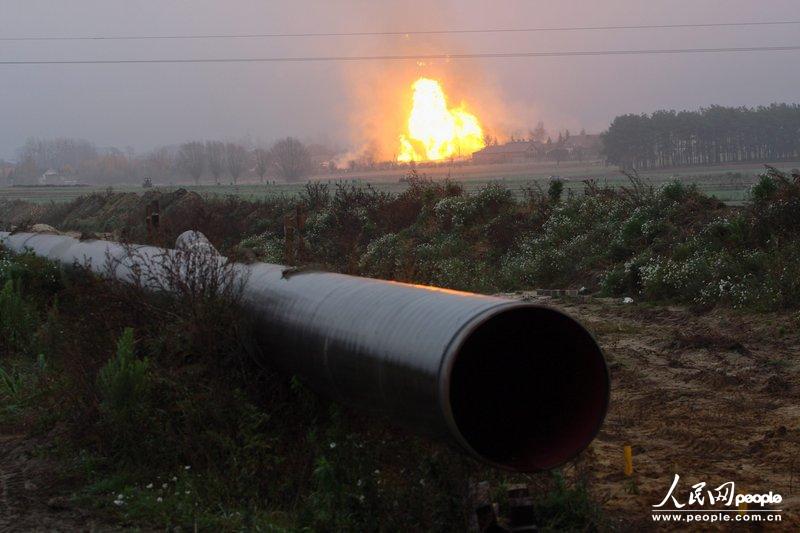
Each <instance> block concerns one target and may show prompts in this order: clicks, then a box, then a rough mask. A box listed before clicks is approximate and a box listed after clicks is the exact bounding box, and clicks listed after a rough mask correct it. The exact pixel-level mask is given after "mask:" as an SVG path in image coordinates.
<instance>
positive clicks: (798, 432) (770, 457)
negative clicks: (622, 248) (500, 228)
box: [523, 295, 800, 531]
mask: <svg viewBox="0 0 800 533" xmlns="http://www.w3.org/2000/svg"><path fill="white" fill-rule="evenodd" d="M523 298H525V299H531V300H537V299H539V300H543V303H551V304H552V305H555V306H557V307H559V308H561V309H563V310H565V311H566V312H567V313H569V314H570V315H572V316H574V317H576V318H578V319H579V320H581V321H582V322H583V323H584V324H585V325H586V326H587V327H588V328H589V329H590V330H591V331H592V332H593V333H594V334H595V336H596V338H597V339H598V342H599V343H600V344H601V346H602V348H603V350H604V352H605V354H606V357H607V359H608V363H609V367H610V369H611V378H612V389H611V406H610V410H609V413H608V416H607V418H606V421H605V424H604V426H603V429H602V430H601V432H600V434H599V436H598V438H597V439H596V440H595V441H594V443H593V444H592V445H591V448H590V450H589V452H588V453H587V454H586V455H585V458H584V460H585V461H586V462H587V465H585V467H584V468H583V469H582V470H583V471H585V472H588V473H589V475H590V477H591V489H592V491H593V493H594V494H595V496H596V497H597V498H599V499H600V500H601V501H603V502H604V504H603V507H604V509H605V514H606V515H607V516H608V517H609V518H610V519H612V521H613V522H614V523H616V524H618V525H620V526H622V527H623V528H624V529H629V528H633V527H636V528H637V529H638V528H639V527H641V528H646V529H652V528H653V527H654V526H655V524H654V522H653V520H652V518H651V514H650V509H651V506H653V505H656V504H658V503H660V502H661V501H662V499H663V498H664V497H665V495H666V494H667V491H668V489H669V487H670V485H671V484H672V481H673V477H674V474H676V473H677V474H679V475H680V477H681V478H680V481H679V484H678V486H677V488H676V492H675V494H676V495H677V496H678V499H679V501H680V502H681V503H684V504H686V503H687V499H688V494H689V492H690V491H691V486H692V485H694V484H695V483H699V482H706V483H707V486H706V487H705V490H708V489H714V488H716V487H718V486H719V485H721V484H723V483H725V482H728V481H733V482H735V488H736V492H737V493H759V494H761V493H768V492H770V491H773V493H780V494H781V496H782V498H783V501H782V503H781V505H780V506H777V507H776V506H772V508H773V509H774V508H780V509H782V510H783V513H782V522H781V523H780V524H779V526H780V528H775V529H781V530H784V529H788V530H795V531H797V530H798V529H799V528H800V331H799V330H800V327H798V326H800V313H794V314H741V313H737V312H735V311H732V310H719V311H718V310H715V311H711V312H708V313H702V314H701V313H694V312H692V311H691V310H688V309H686V308H679V307H651V306H644V305H638V304H636V303H633V304H627V305H625V304H622V303H619V302H612V301H600V300H595V299H586V300H571V301H563V300H562V301H553V302H548V301H547V299H546V298H537V297H536V296H533V295H524V296H523ZM625 445H631V446H632V450H633V467H634V474H633V475H632V476H631V477H627V476H625V474H624V472H623V469H624V456H623V447H624V446H625ZM665 507H666V506H665ZM749 507H750V509H754V508H756V509H757V508H759V507H758V505H752V504H751V505H750V506H749ZM706 508H708V509H710V508H711V507H708V506H706ZM765 508H770V507H769V506H767V507H765ZM763 525H765V524H762V527H763ZM661 527H662V528H663V527H664V526H661ZM694 527H696V526H694ZM740 527H741V526H740ZM672 528H675V525H673V526H672ZM682 528H684V529H685V528H687V524H683V527H682ZM766 529H770V528H769V527H767V528H766Z"/></svg>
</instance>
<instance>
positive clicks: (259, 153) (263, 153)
mask: <svg viewBox="0 0 800 533" xmlns="http://www.w3.org/2000/svg"><path fill="white" fill-rule="evenodd" d="M253 158H254V159H255V162H256V174H258V179H259V180H260V181H261V183H264V176H266V175H267V171H268V170H269V167H270V163H271V162H272V161H271V159H270V156H269V151H267V150H264V149H263V148H256V149H255V150H254V151H253Z"/></svg>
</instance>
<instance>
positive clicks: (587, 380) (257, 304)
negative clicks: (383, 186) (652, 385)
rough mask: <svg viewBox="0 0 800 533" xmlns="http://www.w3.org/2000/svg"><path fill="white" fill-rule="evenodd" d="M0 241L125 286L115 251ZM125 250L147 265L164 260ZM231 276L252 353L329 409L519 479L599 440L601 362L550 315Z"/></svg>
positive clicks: (604, 395)
mask: <svg viewBox="0 0 800 533" xmlns="http://www.w3.org/2000/svg"><path fill="white" fill-rule="evenodd" d="M0 241H1V242H2V244H3V245H4V246H5V247H6V248H8V249H10V250H11V251H12V252H15V253H19V252H23V251H25V250H26V249H29V250H31V251H33V252H34V253H36V254H37V255H40V256H43V257H47V258H49V259H51V260H53V261H57V262H60V263H62V264H65V265H72V264H74V263H75V262H76V261H77V262H78V263H82V264H86V265H87V266H89V267H90V268H92V269H93V270H95V271H96V272H98V273H103V271H104V270H103V269H104V266H103V265H105V264H106V259H107V257H113V258H115V259H116V260H118V261H119V263H120V265H121V266H122V268H119V269H118V270H117V271H116V272H115V274H114V275H115V277H117V278H118V279H121V280H123V281H125V280H129V279H130V278H129V276H130V267H131V265H130V260H129V259H126V257H127V256H128V255H129V252H128V250H127V249H126V248H125V247H124V246H122V245H120V244H118V243H114V242H109V241H97V240H95V241H79V240H76V239H74V238H71V237H67V236H63V235H48V234H31V233H14V234H9V233H2V232H0ZM136 251H137V254H139V255H141V256H147V257H149V258H151V259H153V258H156V257H158V256H159V255H161V256H163V254H165V253H171V252H170V251H169V250H164V249H161V248H155V247H150V246H137V247H136ZM87 260H88V261H87ZM220 261H224V260H223V259H220ZM235 268H236V269H238V272H239V273H240V274H241V275H243V277H242V278H241V279H243V280H244V285H243V305H244V306H245V308H246V309H247V310H248V312H249V313H251V314H252V315H253V317H254V319H255V321H256V324H257V325H258V328H259V335H260V341H261V345H262V346H263V347H264V353H266V354H267V356H268V357H270V358H271V359H273V360H274V361H275V362H276V363H277V364H278V365H279V366H281V367H282V368H283V369H285V370H286V371H287V372H291V373H296V374H297V375H299V376H300V377H301V378H303V379H304V381H305V382H307V383H308V384H309V386H311V387H312V388H313V389H315V390H317V391H319V392H321V393H324V394H327V395H329V396H331V397H333V398H334V399H336V400H338V401H341V402H344V403H347V404H351V405H355V406H360V407H362V408H367V409H370V410H372V411H379V412H382V413H385V414H387V415H389V416H391V417H393V418H394V419H396V420H398V421H401V422H403V423H405V424H406V425H410V426H411V427H412V428H416V429H418V430H420V431H425V432H427V433H435V434H438V435H440V436H443V437H446V438H449V439H450V440H452V441H453V442H455V443H456V444H457V445H459V446H460V447H461V448H462V449H464V450H465V451H467V452H468V453H469V454H471V455H473V456H474V457H476V458H478V459H481V460H483V461H485V462H488V463H490V464H492V465H495V466H498V467H502V468H506V469H511V470H517V471H537V470H545V469H549V468H553V467H555V466H558V465H560V464H562V463H564V462H565V461H567V460H569V459H570V458H572V457H574V456H575V455H577V454H578V453H579V452H580V451H582V450H583V449H584V448H585V447H586V446H588V445H589V443H590V442H591V441H592V439H593V438H594V437H595V435H596V434H597V432H598V431H599V429H600V426H601V424H602V422H603V419H604V417H605V414H606V411H607V408H608V401H609V389H610V385H609V375H608V370H607V367H606V364H605V360H604V358H603V355H602V352H601V350H600V348H599V347H598V345H597V343H596V342H595V340H594V339H593V338H592V336H591V335H590V334H589V333H588V332H587V331H586V330H585V329H584V328H583V327H582V326H581V325H580V324H579V323H578V322H577V321H575V320H574V319H572V318H570V317H569V316H567V315H565V314H564V313H562V312H560V311H558V310H555V309H552V308H549V307H543V306H540V305H534V304H530V303H524V302H519V301H513V300H507V299H502V298H496V297H491V296H481V295H477V294H471V293H466V292H460V291H453V290H447V289H440V288H435V287H426V286H418V285H410V284H406V283H398V282H391V281H381V280H375V279H367V278H360V277H355V276H347V275H342V274H334V273H325V272H314V271H307V272H303V271H297V272H294V271H292V269H287V268H286V267H283V266H280V265H273V264H266V263H255V264H252V265H241V264H237V265H235Z"/></svg>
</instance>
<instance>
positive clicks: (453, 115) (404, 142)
mask: <svg viewBox="0 0 800 533" xmlns="http://www.w3.org/2000/svg"><path fill="white" fill-rule="evenodd" d="M412 89H413V90H414V96H413V100H412V101H413V105H412V108H411V114H410V115H409V117H408V128H407V132H406V133H403V134H402V135H400V150H399V154H400V155H398V156H397V160H398V161H400V162H402V163H408V162H411V161H440V160H442V159H448V158H450V157H466V156H469V155H471V154H472V153H473V152H477V151H478V150H480V149H481V148H483V147H485V146H486V143H485V142H484V140H483V129H482V128H481V125H480V122H478V118H477V117H476V116H475V115H473V114H471V113H469V112H467V110H466V109H465V107H464V104H462V105H461V106H460V107H457V108H453V109H449V108H448V107H447V98H446V97H445V94H444V90H443V89H442V86H441V84H440V83H439V82H438V81H436V80H432V79H429V78H420V79H418V80H417V81H415V82H414V85H412Z"/></svg>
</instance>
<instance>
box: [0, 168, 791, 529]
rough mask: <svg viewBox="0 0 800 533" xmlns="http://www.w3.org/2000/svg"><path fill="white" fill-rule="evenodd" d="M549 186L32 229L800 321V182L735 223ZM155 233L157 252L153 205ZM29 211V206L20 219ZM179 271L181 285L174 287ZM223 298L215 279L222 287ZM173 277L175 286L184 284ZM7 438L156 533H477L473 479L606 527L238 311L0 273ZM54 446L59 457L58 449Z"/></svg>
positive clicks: (224, 206)
mask: <svg viewBox="0 0 800 533" xmlns="http://www.w3.org/2000/svg"><path fill="white" fill-rule="evenodd" d="M556 183H558V182H557V181H553V182H552V183H551V184H550V186H549V188H548V189H547V190H545V189H543V188H542V187H540V186H539V185H537V184H533V185H531V186H530V187H528V188H526V189H525V190H524V191H523V192H522V196H521V199H520V198H518V197H516V196H515V195H514V194H513V193H512V192H511V191H510V190H509V189H507V188H505V187H503V186H501V185H499V184H489V185H487V186H485V187H483V188H481V189H479V190H477V191H474V192H465V191H464V189H463V188H462V186H461V185H459V184H457V183H453V182H450V181H447V180H445V181H438V182H436V181H431V180H427V179H423V178H419V177H417V176H416V175H413V174H412V175H411V176H409V178H408V187H407V189H406V190H405V191H403V192H401V193H399V194H392V193H387V192H382V191H379V190H376V189H374V188H371V187H357V186H353V185H348V184H333V185H331V184H320V183H315V184H309V185H307V186H306V187H305V188H304V190H303V191H302V194H301V195H300V196H299V199H298V200H293V199H290V198H275V199H271V200H263V201H257V202H248V201H244V200H242V199H240V198H235V197H228V198H224V199H213V198H212V199H204V198H202V197H200V196H198V195H196V194H194V193H192V192H187V191H183V190H179V191H174V192H172V193H167V194H163V193H158V192H152V193H148V194H147V195H144V196H138V195H135V194H113V193H108V194H95V195H90V196H87V197H85V198H82V199H79V200H75V201H73V202H71V203H68V204H59V205H54V206H51V207H50V208H47V209H44V210H42V211H39V215H40V216H39V219H38V220H37V222H39V221H41V222H46V223H50V224H52V225H54V226H57V227H59V228H62V229H75V230H80V231H83V232H92V231H101V230H102V231H110V232H114V233H116V234H117V235H118V236H119V237H124V238H126V239H129V240H132V241H135V242H145V241H148V240H150V241H151V242H155V243H159V244H162V245H163V244H169V243H171V242H174V239H175V237H176V236H177V234H178V233H180V232H182V231H184V230H185V229H189V228H192V229H198V230H200V231H203V232H204V233H206V234H207V235H208V236H209V237H210V239H211V240H212V242H214V244H215V245H217V246H218V247H219V248H220V250H222V251H223V252H224V253H227V254H228V255H230V256H233V257H236V258H238V259H241V260H245V261H247V260H254V259H262V260H269V261H283V260H284V255H285V254H286V253H287V250H286V249H285V248H286V246H285V243H284V241H283V239H284V237H283V236H284V231H283V229H284V228H283V225H284V223H285V222H286V217H287V215H288V216H289V218H290V219H291V218H292V217H294V216H295V215H296V214H297V212H298V204H299V212H300V213H301V215H302V216H301V218H302V219H303V220H304V221H305V223H304V224H300V230H299V234H300V235H301V236H302V238H303V240H304V246H303V249H304V252H303V253H304V254H305V255H304V256H302V257H298V258H297V260H298V262H302V263H307V264H314V265H319V266H321V267H325V268H330V269H332V270H337V271H342V272H350V273H356V274H360V275H369V276H377V277H383V278H390V279H398V280H406V281H412V282H421V283H431V284H436V285H443V286H447V287H452V288H457V289H470V290H478V291H485V292H496V291H512V290H520V289H528V288H536V287H548V288H559V287H561V288H567V287H572V288H578V287H586V288H587V290H588V291H596V292H597V293H599V294H604V295H610V296H617V297H620V296H632V297H634V298H636V299H647V300H651V301H673V302H682V303H687V304H691V305H695V306H702V307H708V306H714V305H724V306H735V307H746V308H750V309H756V310H765V309H778V308H791V309H796V308H798V306H799V304H800V281H799V280H800V239H799V238H798V235H799V234H800V231H799V230H800V219H798V217H797V216H796V214H797V212H798V209H799V208H800V177H798V176H791V175H787V174H783V173H781V172H778V171H776V170H772V169H770V170H769V171H768V172H766V173H765V174H764V175H763V176H761V178H760V179H759V181H758V183H757V184H756V185H755V186H754V187H753V189H752V192H751V195H750V200H749V201H748V203H747V204H746V205H744V206H742V207H740V208H731V207H727V206H725V205H724V204H722V203H721V202H719V201H718V200H716V199H714V198H710V197H708V196H706V195H704V194H703V193H701V192H700V191H698V190H697V189H696V188H695V187H692V186H686V185H684V184H682V183H679V182H672V183H668V184H666V185H663V186H660V187H653V186H650V185H648V184H645V183H644V182H642V180H640V179H639V178H638V177H636V176H630V180H629V184H628V185H626V186H624V187H621V188H610V187H605V186H600V185H598V184H597V183H595V182H592V181H588V182H586V183H585V184H584V189H583V191H582V192H581V193H577V192H575V191H572V190H570V189H568V188H563V189H562V188H560V187H559V186H558V185H556ZM154 199H158V200H159V203H160V207H161V214H162V216H161V221H162V224H161V226H160V228H159V231H158V232H156V233H148V231H147V229H146V227H145V226H144V224H142V220H143V217H142V216H141V215H142V214H143V213H144V212H145V206H147V205H149V204H150V203H151V202H152V201H153V200H154ZM14 209H16V210H18V211H15V212H17V213H24V210H20V204H15V207H14ZM173 268H176V269H177V270H176V271H179V270H180V269H181V268H182V266H181V265H173ZM200 274H201V275H208V276H210V278H211V279H219V273H217V272H210V271H209V272H205V273H200ZM167 279H169V276H167ZM0 287H2V290H0V328H1V329H2V333H3V334H2V337H0V339H1V340H0V427H2V428H3V429H9V430H10V431H14V432H19V431H28V432H32V433H34V434H44V433H46V434H48V435H51V437H48V439H49V440H52V441H53V442H55V443H56V444H57V448H56V450H55V451H54V452H53V453H56V454H57V455H58V456H59V457H61V458H62V461H63V463H64V465H65V466H64V468H63V472H64V476H65V478H66V479H69V480H71V481H70V483H72V485H70V489H69V490H70V492H72V493H74V494H75V497H74V498H75V500H76V501H77V502H79V503H83V504H85V505H91V506H92V507H94V508H95V509H96V511H97V512H100V513H103V514H104V515H105V516H106V517H108V519H109V520H112V521H116V522H120V523H122V524H125V525H134V526H137V527H138V526H141V527H159V528H161V527H178V526H180V527H182V528H194V527H198V528H200V529H210V528H216V529H222V530H284V529H286V530H297V529H309V530H320V529H327V530H376V529H386V528H387V527H388V526H387V524H391V529H413V530H418V529H424V530H438V531H445V530H463V529H464V527H465V524H466V520H467V516H468V514H469V511H470V509H469V504H468V503H467V502H468V500H467V492H468V489H469V487H470V484H471V483H474V481H475V480H490V482H491V483H492V484H493V486H494V487H496V488H497V489H496V490H498V491H499V490H501V489H500V488H501V487H504V486H506V485H509V484H513V483H515V482H518V481H523V482H526V483H529V484H532V485H534V486H536V487H538V489H537V490H538V492H537V494H539V495H540V497H537V499H536V507H535V513H536V516H537V523H538V524H539V525H540V526H542V527H545V528H552V529H564V528H566V529H585V528H591V527H594V526H596V525H597V524H599V523H601V518H600V510H599V508H598V506H597V504H596V503H595V502H594V499H593V498H592V496H591V485H590V484H588V483H587V482H585V481H581V480H582V479H584V478H583V477H582V476H580V475H576V474H575V473H574V471H573V470H570V469H569V468H568V469H567V470H565V472H571V473H570V474H569V475H567V474H564V475H560V474H558V473H557V474H556V475H555V476H532V477H531V476H524V477H523V476H509V475H506V474H503V473H499V472H496V471H492V470H491V469H488V468H486V467H483V466H481V465H478V464H476V463H474V462H473V461H472V460H471V459H469V458H466V457H464V456H462V455H460V454H459V453H456V452H454V451H452V450H450V449H449V448H447V447H445V446H443V445H440V444H437V443H433V442H430V441H428V440H426V439H422V438H417V437H412V436H409V435H407V434H406V433H404V432H403V431H402V430H399V429H398V428H396V427H394V426H393V425H392V424H391V423H390V422H389V421H386V420H382V419H377V418H375V417H366V416H364V415H361V414H359V413H356V412H352V411H350V410H349V409H346V408H344V407H342V406H339V405H337V404H334V403H332V402H329V401H327V400H325V399H323V398H319V397H317V396H316V395H314V394H313V393H311V392H310V391H308V390H306V389H305V388H304V386H303V385H302V384H301V383H300V382H299V381H298V380H296V379H293V378H290V377H284V376H281V375H280V374H278V373H276V372H275V371H274V370H273V369H272V368H271V367H270V366H269V365H268V361H269V356H268V354H263V353H260V352H259V351H258V350H257V349H256V348H255V347H254V345H253V340H252V339H253V335H252V333H251V330H250V325H249V323H248V321H247V320H246V319H245V317H244V316H243V315H242V314H241V313H240V311H239V307H238V298H239V295H238V293H237V291H236V290H230V291H223V292H222V293H220V292H219V290H217V289H215V287H218V284H216V285H215V284H213V283H211V284H210V283H203V282H202V280H199V282H198V283H197V284H195V285H194V289H190V290H189V292H187V291H175V290H174V287H173V290H172V291H165V292H163V293H155V294H144V293H143V292H142V291H140V290H139V289H137V288H136V287H131V286H127V285H122V284H119V283H113V282H107V281H102V280H99V279H98V278H96V277H95V276H93V275H91V274H89V273H87V272H85V271H83V270H80V269H77V270H76V269H70V270H67V271H62V269H60V268H58V267H56V266H54V265H53V264H51V263H49V262H47V261H45V260H43V259H41V258H38V257H35V256H32V255H30V254H23V255H19V256H15V257H11V256H2V257H1V258H0ZM52 435H55V436H54V437H52Z"/></svg>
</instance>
